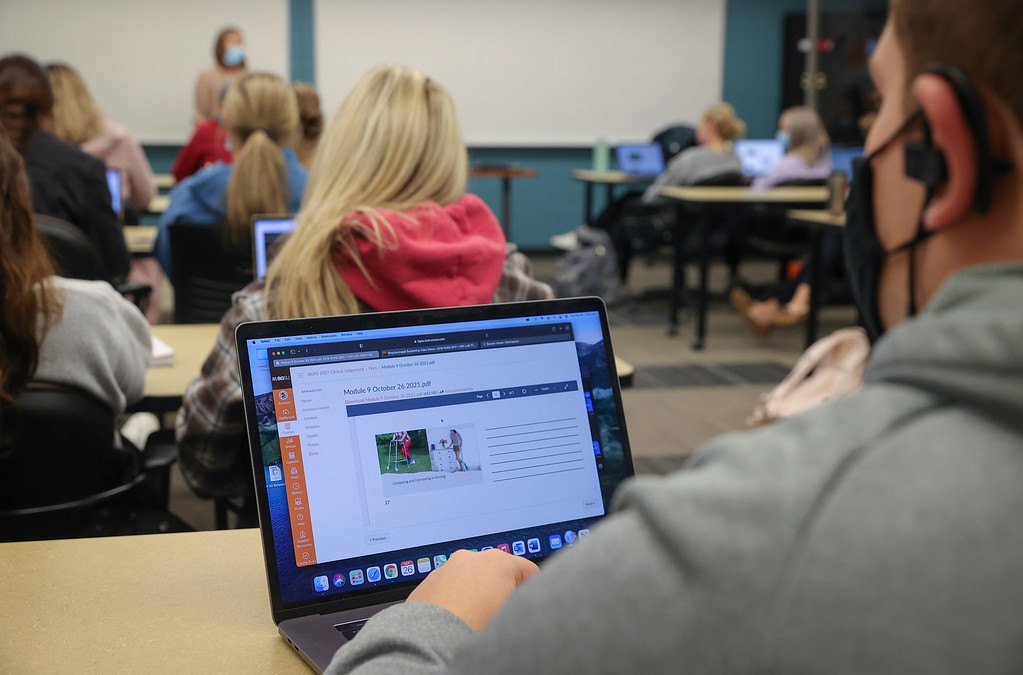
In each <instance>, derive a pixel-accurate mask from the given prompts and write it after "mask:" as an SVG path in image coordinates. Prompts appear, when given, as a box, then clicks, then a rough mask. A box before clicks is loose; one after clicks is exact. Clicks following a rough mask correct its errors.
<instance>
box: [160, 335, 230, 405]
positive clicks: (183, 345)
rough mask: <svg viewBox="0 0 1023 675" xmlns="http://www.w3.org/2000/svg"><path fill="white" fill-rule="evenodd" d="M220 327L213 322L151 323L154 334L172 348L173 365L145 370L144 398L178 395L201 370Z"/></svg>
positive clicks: (182, 392) (183, 391)
mask: <svg viewBox="0 0 1023 675" xmlns="http://www.w3.org/2000/svg"><path fill="white" fill-rule="evenodd" d="M219 329H220V326H219V325H218V324H215V323H196V324H183V325H177V324H174V325H159V326H153V335H155V336H156V337H158V338H160V339H161V340H163V341H164V342H166V343H167V344H169V345H170V346H171V347H174V365H172V366H164V367H161V368H150V369H149V370H147V371H146V387H145V396H146V398H174V397H178V398H180V397H181V395H182V394H184V393H185V387H187V386H188V383H189V382H191V381H192V380H193V379H195V376H196V375H198V374H199V371H200V370H201V369H202V363H203V361H205V360H206V357H207V356H208V355H209V353H210V350H212V349H213V344H214V343H215V342H216V341H217V331H218V330H219Z"/></svg>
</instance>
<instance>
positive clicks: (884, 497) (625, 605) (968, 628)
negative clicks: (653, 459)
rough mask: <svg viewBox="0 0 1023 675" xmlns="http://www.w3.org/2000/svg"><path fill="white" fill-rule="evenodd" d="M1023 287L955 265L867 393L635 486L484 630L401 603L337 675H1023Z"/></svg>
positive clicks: (1015, 280)
mask: <svg viewBox="0 0 1023 675" xmlns="http://www.w3.org/2000/svg"><path fill="white" fill-rule="evenodd" d="M1021 298H1023V264H1004V265H992V266H985V267H980V268H974V269H971V270H968V271H965V272H961V273H959V274H957V275H955V276H954V277H953V278H952V279H950V280H949V281H948V282H947V283H946V285H945V286H944V287H943V289H942V290H941V291H940V292H939V294H938V296H937V297H935V298H934V299H933V301H932V302H931V303H930V305H929V306H928V308H927V310H926V312H924V313H923V314H922V315H921V316H920V317H918V318H916V319H914V320H911V321H907V322H906V323H904V324H903V325H902V326H900V327H899V328H897V329H896V330H894V331H893V332H892V333H891V334H889V335H888V336H886V337H885V338H884V339H882V340H881V341H880V342H879V343H878V345H877V346H876V348H875V350H874V353H873V355H872V357H871V362H870V365H869V367H868V369H867V373H866V377H865V380H866V382H865V386H864V388H863V390H862V391H861V392H860V393H858V394H855V395H853V396H851V397H849V398H846V399H844V400H841V401H836V402H833V403H830V404H826V405H823V406H821V407H819V408H817V409H815V410H812V411H810V412H808V413H806V414H803V415H801V416H798V417H795V418H793V419H790V420H787V421H784V422H780V423H776V424H774V425H771V426H769V427H766V428H764V429H760V430H757V431H753V432H747V433H739V434H731V435H727V436H724V437H721V438H719V439H717V440H716V441H714V442H712V443H710V444H709V445H708V446H707V447H705V448H704V449H703V450H702V451H701V452H700V453H699V454H698V455H697V456H695V457H694V460H693V461H692V462H691V463H690V465H689V466H688V468H687V469H685V470H683V471H680V472H678V473H676V474H674V475H671V476H668V477H665V478H640V479H636V480H633V481H632V482H630V483H629V484H627V485H626V486H624V487H623V488H622V489H621V491H620V493H619V494H618V496H617V499H616V513H615V514H614V515H612V516H611V517H609V518H608V519H607V520H606V521H605V522H604V524H603V525H602V526H601V527H600V528H599V530H597V531H595V532H594V534H593V535H592V536H591V537H589V538H588V539H587V540H585V541H583V542H581V543H579V544H577V545H576V546H574V547H572V548H571V549H564V550H563V552H561V553H559V554H558V555H556V556H555V557H554V559H553V560H552V561H551V562H550V563H549V564H548V565H547V566H545V567H544V569H543V570H542V571H541V572H540V573H539V574H538V575H536V576H535V577H534V578H533V579H531V580H530V581H529V582H527V583H526V584H524V585H523V587H522V588H521V589H520V590H519V591H517V592H516V593H515V594H513V596H512V597H511V599H510V600H509V602H508V603H507V605H506V606H505V607H504V609H503V610H502V611H501V612H500V613H499V614H498V616H497V617H496V618H495V620H494V621H493V622H492V623H491V625H490V626H489V627H488V628H487V629H486V630H485V631H483V632H482V633H481V634H480V635H478V636H475V635H473V633H472V631H471V630H470V629H469V628H468V627H467V626H466V625H465V624H463V623H462V622H461V621H460V620H459V619H457V617H455V616H454V615H452V614H450V613H448V612H447V611H445V610H442V609H440V608H437V607H432V606H423V605H420V606H413V605H404V606H396V607H393V608H391V609H388V610H386V611H384V612H382V613H380V614H378V615H377V616H376V617H375V618H374V619H373V620H371V621H370V622H369V623H368V624H367V626H366V627H365V628H364V629H363V631H362V632H361V633H360V635H359V636H358V637H357V638H356V639H355V640H354V641H353V642H352V643H350V644H348V645H347V646H345V647H343V648H342V649H341V650H340V651H339V652H338V654H337V656H336V657H335V659H334V662H333V663H332V665H331V670H330V672H333V673H348V672H355V673H358V674H359V675H366V674H368V673H398V672H401V673H418V672H453V673H480V672H532V673H572V674H573V675H576V674H579V673H633V672H636V673H639V672H642V673H659V672H699V673H705V672H717V673H725V672H727V673H734V672H747V673H763V672H793V673H810V672H818V673H823V672H826V673H865V672H884V673H903V672H905V673H963V672H970V673H978V672H997V673H1002V672H1017V673H1018V672H1021V671H1023V610H1021V607H1023V304H1021V301H1020V299H1021Z"/></svg>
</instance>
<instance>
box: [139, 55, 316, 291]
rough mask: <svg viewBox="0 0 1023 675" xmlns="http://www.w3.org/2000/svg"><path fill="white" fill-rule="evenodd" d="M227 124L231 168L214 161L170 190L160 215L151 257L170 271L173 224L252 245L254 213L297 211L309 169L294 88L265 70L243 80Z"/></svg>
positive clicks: (230, 101)
mask: <svg viewBox="0 0 1023 675" xmlns="http://www.w3.org/2000/svg"><path fill="white" fill-rule="evenodd" d="M223 117H224V125H225V126H226V128H227V135H228V139H229V140H230V142H231V145H232V147H233V148H234V163H233V164H222V163H217V164H214V165H213V166H210V167H207V168H206V169H203V170H202V171H200V172H199V173H197V174H195V175H193V176H190V177H188V178H186V179H185V180H184V181H182V182H181V183H179V184H178V185H176V186H175V187H174V189H173V190H172V191H171V194H170V205H169V206H168V207H167V211H166V212H165V213H164V214H163V217H161V218H160V232H159V234H158V236H157V239H156V246H155V247H154V252H155V254H156V258H157V260H159V261H160V265H161V266H162V267H163V269H164V271H166V272H168V273H169V272H170V236H169V232H168V231H167V230H168V228H170V227H173V226H174V224H175V223H195V224H209V225H210V227H223V228H224V238H225V240H226V242H227V243H228V244H229V245H231V246H234V247H237V248H240V249H243V250H244V249H247V248H248V247H249V246H250V244H251V237H252V233H251V230H250V227H251V224H250V218H251V217H252V216H253V215H256V214H259V213H286V212H293V211H298V208H299V205H300V203H301V201H302V193H303V191H304V190H305V183H306V170H305V168H303V167H302V165H301V164H300V163H299V161H298V157H297V156H296V155H295V151H294V149H293V146H294V144H295V141H296V140H297V138H298V130H299V116H298V104H297V103H296V101H295V93H294V91H293V90H292V88H291V87H290V86H289V85H288V83H286V82H285V81H284V80H282V79H281V78H279V77H277V76H276V75H270V74H268V73H251V74H248V75H243V76H242V77H240V78H239V79H238V81H237V82H235V84H234V85H232V86H231V89H230V90H228V92H227V96H226V97H225V98H224V108H223Z"/></svg>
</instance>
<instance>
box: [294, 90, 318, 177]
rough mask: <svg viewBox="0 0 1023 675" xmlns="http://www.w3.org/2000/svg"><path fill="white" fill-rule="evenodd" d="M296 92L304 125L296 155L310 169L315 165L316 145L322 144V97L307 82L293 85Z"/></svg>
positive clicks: (299, 113) (296, 145)
mask: <svg viewBox="0 0 1023 675" xmlns="http://www.w3.org/2000/svg"><path fill="white" fill-rule="evenodd" d="M291 88H292V89H294V90H295V98H296V99H297V100H298V118H299V121H300V122H301V125H302V133H301V134H299V140H298V143H296V144H295V154H297V155H298V161H299V162H301V163H302V166H304V167H305V168H307V169H308V168H309V167H311V166H312V163H313V155H314V154H316V145H317V143H319V142H320V135H322V134H323V112H322V111H321V110H320V95H319V94H317V93H316V89H314V88H313V87H312V85H309V84H306V83H305V82H295V83H293V84H292V85H291Z"/></svg>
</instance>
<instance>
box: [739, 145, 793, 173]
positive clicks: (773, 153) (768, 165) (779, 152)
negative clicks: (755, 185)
mask: <svg viewBox="0 0 1023 675" xmlns="http://www.w3.org/2000/svg"><path fill="white" fill-rule="evenodd" d="M735 154H736V155H738V156H739V161H740V162H741V163H742V175H744V176H747V177H749V178H756V177H758V176H763V175H764V174H765V173H767V172H768V171H770V170H771V169H773V168H774V165H775V164H777V163H778V162H779V161H781V158H782V157H783V156H784V155H785V150H784V148H783V147H782V144H781V141H778V140H776V139H774V138H748V139H742V140H739V141H736V142H735Z"/></svg>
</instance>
